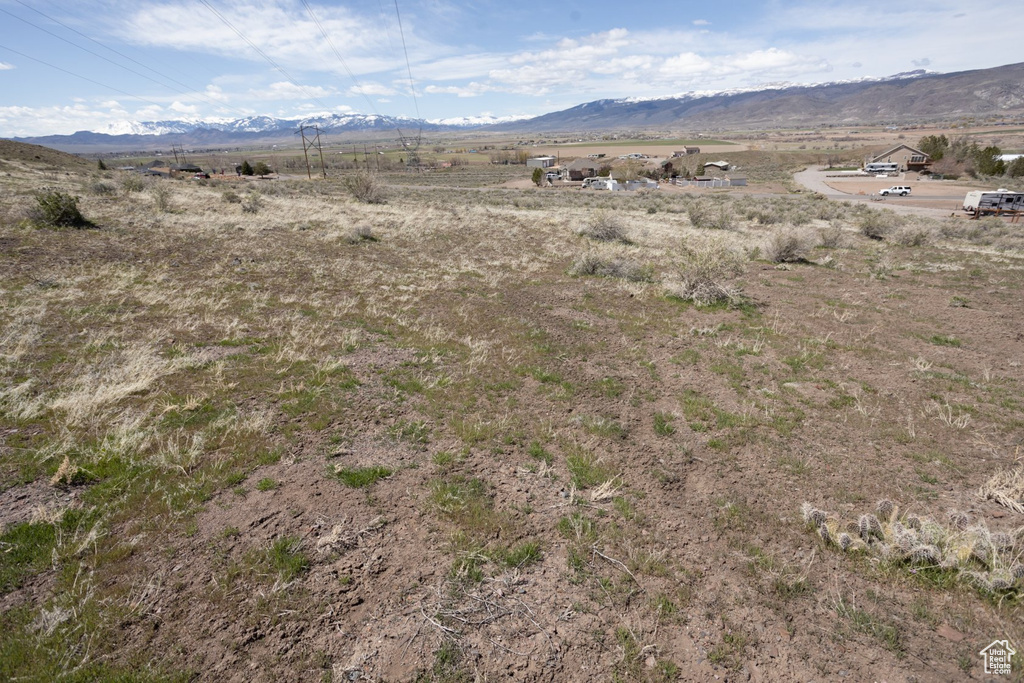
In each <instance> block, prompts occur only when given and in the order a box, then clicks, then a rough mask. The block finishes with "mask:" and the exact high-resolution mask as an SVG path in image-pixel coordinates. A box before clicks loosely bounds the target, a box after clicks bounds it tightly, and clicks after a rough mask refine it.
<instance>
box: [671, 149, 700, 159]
mask: <svg viewBox="0 0 1024 683" xmlns="http://www.w3.org/2000/svg"><path fill="white" fill-rule="evenodd" d="M689 154H700V147H684V148H682V149H680V150H677V151H675V152H672V156H673V157H685V156H687V155H689Z"/></svg>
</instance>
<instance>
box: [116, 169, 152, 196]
mask: <svg viewBox="0 0 1024 683" xmlns="http://www.w3.org/2000/svg"><path fill="white" fill-rule="evenodd" d="M145 187H146V183H145V182H144V181H143V180H142V176H140V175H138V174H136V173H127V174H125V175H123V176H121V191H122V192H124V193H125V194H131V193H132V192H142V190H144V189H145Z"/></svg>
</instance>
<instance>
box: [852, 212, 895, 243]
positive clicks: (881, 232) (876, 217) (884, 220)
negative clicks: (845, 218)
mask: <svg viewBox="0 0 1024 683" xmlns="http://www.w3.org/2000/svg"><path fill="white" fill-rule="evenodd" d="M897 226H898V221H897V220H896V216H895V215H894V214H892V213H883V212H881V211H875V210H868V211H867V212H865V213H864V215H862V216H861V217H860V218H859V219H858V220H857V228H858V229H859V230H860V233H861V234H862V235H864V236H865V237H868V238H870V239H873V240H880V239H885V237H886V235H889V234H890V233H891V232H892V231H893V230H895V229H896V227H897Z"/></svg>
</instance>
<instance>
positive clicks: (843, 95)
mask: <svg viewBox="0 0 1024 683" xmlns="http://www.w3.org/2000/svg"><path fill="white" fill-rule="evenodd" d="M990 116H1024V63H1022V64H1010V65H1008V66H1000V67H996V68H992V69H980V70H976V71H962V72H958V73H952V74H933V73H924V72H911V73H908V74H900V75H899V76H895V77H891V78H887V79H882V80H871V81H858V82H853V83H830V84H824V85H815V86H781V87H773V88H768V89H760V90H748V91H741V92H735V91H734V92H724V93H716V94H710V95H700V94H690V95H681V96H679V97H670V98H661V99H647V100H639V99H633V98H631V99H617V100H597V101H595V102H587V103H585V104H581V105H578V106H576V107H572V108H571V109H566V110H564V111H558V112H553V113H551V114H545V115H544V116H539V117H537V118H533V119H529V120H527V121H519V122H513V123H507V124H500V125H497V126H491V127H490V128H489V129H490V130H500V131H507V132H516V133H526V132H554V131H599V130H624V129H627V130H644V129H648V130H668V129H686V130H716V129H718V130H721V129H733V130H735V129H771V128H792V127H811V126H822V125H834V124H838V125H843V126H848V125H867V124H891V125H899V124H910V123H923V122H934V121H954V120H957V119H960V118H964V117H975V118H985V117H990Z"/></svg>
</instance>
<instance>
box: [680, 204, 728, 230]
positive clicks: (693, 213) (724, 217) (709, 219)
mask: <svg viewBox="0 0 1024 683" xmlns="http://www.w3.org/2000/svg"><path fill="white" fill-rule="evenodd" d="M686 215H687V216H689V218H690V223H691V224H692V225H693V227H695V228H697V229H698V230H731V229H732V228H733V214H732V209H731V208H730V207H729V206H728V205H727V204H725V202H719V203H718V205H717V206H716V205H715V204H714V203H712V202H711V201H710V200H707V199H698V200H697V201H695V202H692V203H691V204H690V206H689V207H687V209H686Z"/></svg>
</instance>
